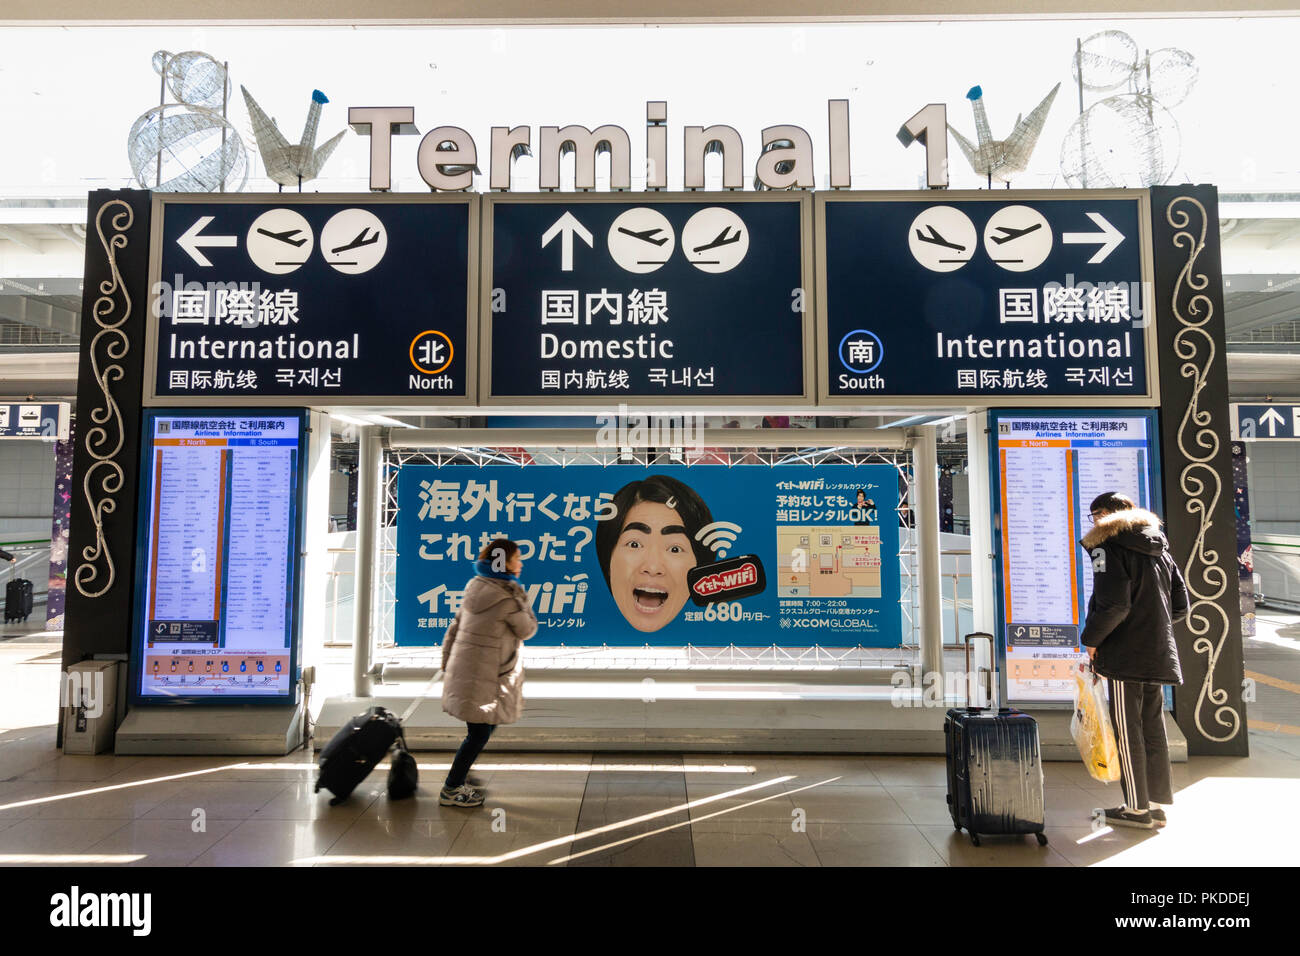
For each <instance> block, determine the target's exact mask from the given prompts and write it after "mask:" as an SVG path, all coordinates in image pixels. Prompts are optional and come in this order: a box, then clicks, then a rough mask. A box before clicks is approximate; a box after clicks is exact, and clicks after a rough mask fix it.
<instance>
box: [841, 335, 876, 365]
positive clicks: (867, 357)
mask: <svg viewBox="0 0 1300 956" xmlns="http://www.w3.org/2000/svg"><path fill="white" fill-rule="evenodd" d="M884 357H885V346H884V345H883V344H882V343H881V341H880V337H879V336H878V335H876V333H874V332H869V331H868V330H866V329H854V330H853V331H852V332H850V333H849V334H848V335H846V336H844V338H842V339H840V364H841V365H843V366H844V367H845V368H846V369H848V370H849V371H850V372H852V373H854V374H855V375H866V374H867V373H868V372H874V371H875V370H876V368H877V366H879V365H880V362H881V360H882V359H884Z"/></svg>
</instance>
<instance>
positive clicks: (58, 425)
mask: <svg viewBox="0 0 1300 956" xmlns="http://www.w3.org/2000/svg"><path fill="white" fill-rule="evenodd" d="M71 408H72V407H71V405H70V404H69V403H68V402H45V403H34V402H20V403H17V404H0V438H46V439H58V440H59V441H64V440H66V439H67V437H68V428H69V424H70V422H71V418H72V412H71Z"/></svg>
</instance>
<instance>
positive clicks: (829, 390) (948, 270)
mask: <svg viewBox="0 0 1300 956" xmlns="http://www.w3.org/2000/svg"><path fill="white" fill-rule="evenodd" d="M1144 195H1145V194H1142V193H1139V192H1136V191H1134V192H1128V193H1125V192H1109V193H1103V194H1095V193H1094V194H1087V193H1083V194H1080V193H1071V194H1070V198H1069V199H1057V198H1051V194H1046V193H1011V192H1003V191H992V190H990V191H984V192H976V193H970V192H965V193H955V192H951V193H945V194H943V195H942V196H936V197H935V198H931V197H930V196H927V197H926V198H924V199H915V198H904V194H878V195H875V194H862V193H856V194H855V193H840V194H832V195H819V196H818V197H817V225H818V243H817V257H818V277H819V280H820V281H819V289H818V316H819V322H818V333H819V344H818V349H819V354H818V362H819V373H820V375H819V382H820V385H819V400H820V401H821V402H826V403H834V402H837V401H842V400H846V399H847V400H851V401H854V402H861V401H863V400H867V399H869V398H876V397H883V396H896V397H909V398H934V399H940V400H951V399H960V400H963V401H966V402H976V401H982V400H991V401H994V400H995V401H996V402H997V403H998V404H1001V405H1016V404H1021V403H1025V404H1030V403H1038V404H1041V403H1042V401H1043V400H1044V399H1057V400H1068V399H1077V398H1081V397H1102V396H1104V397H1106V398H1107V399H1110V400H1120V401H1126V400H1127V401H1129V402H1135V401H1136V402H1140V401H1141V400H1144V399H1146V400H1149V399H1150V398H1151V382H1152V381H1153V379H1154V377H1155V376H1154V374H1153V369H1151V368H1148V356H1149V355H1150V354H1152V349H1151V347H1150V341H1149V340H1150V336H1151V332H1152V330H1151V329H1150V328H1148V326H1149V324H1150V323H1148V322H1147V321H1146V319H1147V307H1148V303H1147V302H1146V301H1145V300H1144V297H1143V290H1144V288H1145V285H1144V283H1143V278H1144V274H1143V265H1144V258H1143V248H1144V241H1143V238H1142V229H1141V224H1142V222H1143V218H1142V216H1143V208H1144V207H1143V199H1142V196H1144Z"/></svg>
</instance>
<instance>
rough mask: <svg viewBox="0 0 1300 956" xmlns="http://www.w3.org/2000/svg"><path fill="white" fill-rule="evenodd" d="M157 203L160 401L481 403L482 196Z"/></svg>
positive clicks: (150, 376) (153, 334) (151, 390)
mask: <svg viewBox="0 0 1300 956" xmlns="http://www.w3.org/2000/svg"><path fill="white" fill-rule="evenodd" d="M154 202H155V206H154V208H155V216H154V221H155V233H154V243H155V246H154V254H153V258H152V260H151V262H152V276H153V280H154V286H153V292H154V299H153V303H154V308H153V312H152V317H151V321H150V332H149V356H150V358H151V360H152V363H153V364H152V368H151V369H149V370H147V371H146V375H147V382H148V386H147V391H148V394H147V396H146V401H147V402H148V403H157V404H162V403H175V402H182V403H184V404H187V405H201V404H221V405H232V404H234V405H238V404H243V403H250V404H259V405H266V404H268V403H271V404H285V405H292V404H298V405H301V404H305V403H308V402H317V403H318V402H322V401H328V402H330V403H331V404H356V403H371V402H375V401H382V400H392V401H410V400H411V399H412V398H415V397H417V396H418V397H419V398H421V399H423V400H426V401H428V402H431V403H434V404H439V405H464V404H473V403H474V401H475V399H476V397H477V396H476V391H475V375H476V371H477V368H476V363H475V355H474V349H475V336H474V335H473V334H471V333H472V324H473V322H474V315H473V314H472V313H473V309H472V301H473V288H472V285H473V276H474V274H475V266H476V259H477V249H478V209H479V206H478V198H477V197H476V196H466V195H446V196H429V197H400V198H399V197H392V198H391V199H389V198H388V197H379V196H328V195H323V194H306V195H292V196H290V195H287V194H286V195H279V196H270V197H268V196H256V197H254V196H232V197H220V198H219V197H210V196H204V197H202V198H201V199H200V198H198V197H193V196H180V197H178V196H162V195H160V196H156V197H155V200H154Z"/></svg>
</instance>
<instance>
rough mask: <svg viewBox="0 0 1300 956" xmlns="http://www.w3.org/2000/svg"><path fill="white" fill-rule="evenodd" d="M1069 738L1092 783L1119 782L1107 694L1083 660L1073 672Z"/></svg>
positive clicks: (1113, 730)
mask: <svg viewBox="0 0 1300 956" xmlns="http://www.w3.org/2000/svg"><path fill="white" fill-rule="evenodd" d="M1070 736H1071V737H1073V738H1074V743H1075V745H1076V746H1077V747H1078V748H1079V756H1081V757H1082V758H1083V765H1084V766H1085V767H1087V768H1088V773H1089V775H1090V776H1091V777H1092V778H1093V779H1094V780H1100V781H1101V782H1102V783H1114V782H1115V781H1116V780H1118V779H1119V749H1118V747H1117V746H1116V744H1115V729H1114V728H1113V727H1112V726H1111V723H1110V710H1109V709H1108V708H1107V707H1106V694H1105V692H1104V691H1103V689H1102V686H1101V681H1100V680H1098V679H1097V676H1096V675H1095V674H1094V673H1093V672H1092V668H1091V667H1090V666H1089V665H1088V663H1087V662H1086V661H1080V662H1079V666H1078V667H1076V668H1075V671H1074V716H1073V717H1072V718H1071V719H1070Z"/></svg>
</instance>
